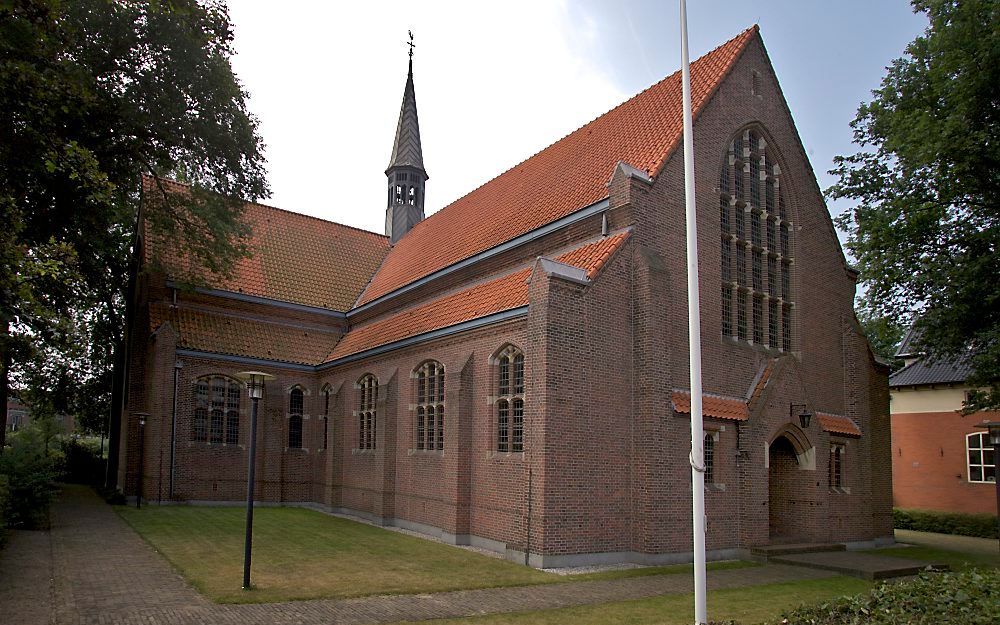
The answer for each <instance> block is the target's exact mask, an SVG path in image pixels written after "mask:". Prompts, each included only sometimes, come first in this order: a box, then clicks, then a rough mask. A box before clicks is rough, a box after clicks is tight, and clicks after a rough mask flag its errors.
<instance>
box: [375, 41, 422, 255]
mask: <svg viewBox="0 0 1000 625" xmlns="http://www.w3.org/2000/svg"><path fill="white" fill-rule="evenodd" d="M409 35H410V40H409V42H407V45H408V46H409V47H410V51H409V55H410V62H409V71H408V72H407V75H406V86H405V87H404V88H403V104H402V106H401V107H400V109H399V122H398V123H397V124H396V139H395V141H393V144H392V156H391V157H390V158H389V167H388V168H386V170H385V175H386V177H387V178H388V184H389V198H388V206H387V207H386V211H385V234H386V235H387V236H388V237H389V240H390V242H392V243H395V242H396V241H398V240H399V239H401V238H402V237H403V235H404V234H406V233H407V232H409V231H410V228H412V227H413V226H415V225H416V224H417V223H418V222H419V221H421V220H422V219H423V218H424V183H425V182H427V179H428V176H427V171H426V170H424V155H423V151H422V150H421V147H420V123H419V121H418V119H417V96H416V93H415V92H414V89H413V48H414V43H413V32H412V31H411V32H410V33H409Z"/></svg>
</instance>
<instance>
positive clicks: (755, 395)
mask: <svg viewBox="0 0 1000 625" xmlns="http://www.w3.org/2000/svg"><path fill="white" fill-rule="evenodd" d="M775 362H776V361H775V360H774V359H773V358H772V359H771V360H768V361H767V362H766V363H764V365H763V366H762V367H761V371H760V374H759V377H758V378H757V383H756V384H755V385H754V387H753V392H752V393H750V400H749V401H748V402H747V404H748V405H749V406H750V407H751V408H755V407H756V406H757V402H759V401H760V398H761V395H763V394H764V389H765V388H767V382H768V380H770V379H771V372H772V371H774V363H775Z"/></svg>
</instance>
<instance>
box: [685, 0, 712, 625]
mask: <svg viewBox="0 0 1000 625" xmlns="http://www.w3.org/2000/svg"><path fill="white" fill-rule="evenodd" d="M680 9H681V82H682V94H683V100H684V199H685V221H686V223H687V279H688V351H689V352H690V364H691V454H690V456H689V458H688V459H689V461H690V463H691V493H692V496H691V509H692V510H691V515H692V519H693V521H694V622H695V625H702V624H703V623H706V622H707V621H708V607H707V598H706V580H705V438H704V426H703V424H702V412H701V303H700V301H699V299H700V298H699V290H698V224H697V223H696V221H695V196H694V136H693V134H694V131H693V129H692V122H691V67H690V60H689V59H688V35H687V4H686V2H685V1H684V0H680Z"/></svg>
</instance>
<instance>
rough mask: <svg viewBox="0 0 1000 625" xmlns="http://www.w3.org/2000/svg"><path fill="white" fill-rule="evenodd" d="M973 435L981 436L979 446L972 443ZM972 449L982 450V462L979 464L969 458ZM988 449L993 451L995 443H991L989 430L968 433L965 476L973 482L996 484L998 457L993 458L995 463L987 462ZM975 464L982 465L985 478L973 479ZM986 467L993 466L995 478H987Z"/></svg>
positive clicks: (966, 437) (966, 436) (966, 438)
mask: <svg viewBox="0 0 1000 625" xmlns="http://www.w3.org/2000/svg"><path fill="white" fill-rule="evenodd" d="M973 436H978V437H980V438H979V441H980V442H979V447H973V446H972V445H971V444H970V443H971V441H972V437H973ZM970 451H978V452H980V455H979V460H980V462H979V464H976V465H974V464H973V463H972V461H971V460H970V459H969V452H970ZM987 451H993V445H990V443H989V433H988V432H972V433H970V434H966V435H965V477H966V479H968V480H969V482H970V483H972V484H995V483H996V475H997V465H996V462H997V459H996V457H994V458H993V464H986V452H987ZM973 466H978V467H980V468H981V469H982V470H983V479H981V480H974V479H972V467H973ZM986 467H993V479H992V480H988V479H986Z"/></svg>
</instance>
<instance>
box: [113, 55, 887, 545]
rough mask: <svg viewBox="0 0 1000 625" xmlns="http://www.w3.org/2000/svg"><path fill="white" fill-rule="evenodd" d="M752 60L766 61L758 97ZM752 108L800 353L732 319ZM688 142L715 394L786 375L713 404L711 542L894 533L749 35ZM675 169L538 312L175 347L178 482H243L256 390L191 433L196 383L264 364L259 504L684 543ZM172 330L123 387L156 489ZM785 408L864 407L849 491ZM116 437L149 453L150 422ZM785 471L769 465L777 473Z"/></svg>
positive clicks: (147, 347)
mask: <svg viewBox="0 0 1000 625" xmlns="http://www.w3.org/2000/svg"><path fill="white" fill-rule="evenodd" d="M753 71H757V72H759V73H760V74H761V77H762V78H761V80H760V88H759V89H758V90H757V92H756V93H754V94H751V93H750V84H751V76H752V72H753ZM749 125H754V127H755V128H758V129H759V131H760V132H761V134H762V135H763V136H765V137H766V140H767V141H768V143H769V145H772V146H775V148H776V150H777V151H778V152H779V153H780V154H779V156H780V158H779V160H780V166H781V171H782V179H781V180H782V189H783V190H784V192H785V193H786V194H787V195H786V198H785V199H786V202H787V203H788V205H789V211H790V213H791V220H792V222H793V224H794V226H795V228H794V232H793V250H794V263H793V265H792V267H793V275H792V291H793V301H794V302H795V304H794V309H793V322H794V328H793V342H794V345H793V350H792V352H791V353H785V352H781V351H778V350H774V349H769V348H766V347H762V346H759V345H751V344H748V343H747V342H740V341H736V340H733V339H731V338H728V337H723V336H722V332H721V324H720V307H721V303H720V298H719V296H718V294H719V291H720V280H721V275H720V267H719V258H720V253H721V252H720V231H719V222H718V210H717V207H718V189H717V188H716V187H717V184H718V183H717V180H718V167H719V166H720V164H721V162H722V158H723V155H724V153H725V151H726V146H727V145H728V143H729V141H730V140H731V138H732V136H733V134H734V133H735V132H736V131H738V130H739V129H741V128H744V127H747V126H749ZM695 160H696V166H697V167H698V169H697V174H698V180H697V188H698V198H697V201H698V206H699V208H700V210H699V224H698V227H699V248H700V252H701V254H700V259H701V260H700V274H701V289H702V291H701V302H702V314H703V320H702V341H701V349H702V355H703V364H704V389H705V391H706V392H711V393H718V394H722V395H727V396H732V397H749V393H750V391H751V389H752V386H753V384H754V382H755V380H756V378H757V376H758V375H759V373H760V372H761V371H762V370H763V368H764V367H767V366H770V367H772V368H773V371H774V372H773V374H772V376H771V378H770V381H769V383H768V385H767V388H766V392H765V393H764V394H763V396H762V397H761V398H760V401H759V403H758V405H755V407H754V412H753V414H752V415H751V418H750V420H749V421H747V422H745V423H741V424H737V423H735V422H731V421H720V420H713V419H707V420H706V429H708V430H712V431H715V432H717V433H718V443H717V445H716V456H715V458H716V462H715V471H716V480H715V484H714V485H713V486H712V488H711V489H710V491H709V492H708V494H707V498H706V509H707V515H708V549H709V550H710V551H717V550H727V549H730V550H731V549H734V548H742V547H748V546H752V545H759V544H765V543H767V542H768V541H769V540H771V536H772V530H771V529H770V527H769V526H770V525H772V523H776V524H777V526H776V527H775V528H774V530H773V533H774V534H775V535H783V536H796V537H804V538H806V539H809V540H843V541H861V540H872V539H875V538H880V537H884V536H887V535H889V534H890V533H891V526H890V525H887V521H886V520H887V519H888V516H887V515H888V511H887V510H888V506H887V502H888V493H887V490H888V483H889V482H888V476H889V474H890V473H889V467H888V464H889V463H888V451H887V445H888V427H887V419H886V414H887V395H886V393H885V373H884V371H883V370H882V369H880V368H879V367H877V366H876V365H875V363H874V362H873V360H872V359H871V357H870V352H869V351H868V347H867V344H865V342H864V339H863V338H862V337H861V336H860V334H859V332H858V329H857V324H856V321H855V320H854V317H853V310H852V298H853V295H854V287H855V285H854V282H853V277H852V275H850V273H849V272H848V271H846V269H845V265H844V259H843V255H842V252H841V250H840V248H839V243H838V242H837V239H836V236H835V234H834V231H833V227H832V224H831V222H830V217H829V215H828V213H827V211H826V207H825V205H824V204H823V200H822V196H821V195H820V193H819V189H818V188H817V186H816V183H815V180H814V179H813V177H812V171H811V169H810V167H809V163H808V160H807V158H806V156H805V154H804V151H803V149H802V146H801V144H800V143H799V139H798V136H797V134H796V131H795V127H794V123H793V121H792V119H791V116H790V114H789V112H788V110H787V108H786V106H785V104H784V101H783V99H782V97H781V92H780V88H779V86H778V84H777V82H776V80H775V79H774V78H773V75H772V74H771V69H770V65H769V62H768V60H767V58H766V54H765V52H764V51H763V48H762V47H761V46H760V45H759V44H758V43H756V42H754V43H752V44H750V46H749V48H748V49H747V51H746V52H745V54H744V55H743V57H742V59H741V60H740V61H739V62H738V63H737V64H736V66H735V68H734V70H733V72H732V74H731V75H730V77H729V78H727V79H726V81H724V83H723V84H722V85H721V87H720V88H719V90H718V92H717V94H716V96H715V99H714V100H713V101H711V102H710V103H709V104H708V106H707V107H706V108H705V110H704V111H703V113H702V114H701V116H700V118H699V120H698V121H697V125H696V156H695ZM612 174H613V172H608V175H609V176H612ZM682 180H683V178H682V159H681V153H680V150H678V151H677V152H676V153H675V154H674V155H673V156H672V157H671V158H670V159H669V160H668V161H667V163H666V164H665V166H664V169H663V171H662V172H661V174H660V175H659V176H658V178H657V179H656V180H655V181H653V182H652V183H649V182H646V181H642V180H640V179H637V178H630V177H628V176H626V175H624V174H623V173H622V172H621V171H619V172H617V173H614V175H613V178H612V179H611V182H610V184H609V195H610V209H609V211H608V213H607V216H608V221H609V224H610V227H611V228H612V229H613V230H614V229H620V228H623V227H631V228H632V236H631V238H630V239H629V240H628V241H627V243H626V244H625V246H624V247H623V249H621V250H620V251H619V252H618V253H617V254H616V255H615V256H614V257H613V258H612V259H611V261H610V262H609V264H608V265H607V266H606V267H604V269H603V270H602V271H601V273H600V274H599V275H598V276H597V277H596V279H595V280H594V282H593V283H591V284H589V285H582V284H578V283H575V282H572V281H567V280H565V279H563V278H560V277H557V276H550V275H546V274H545V272H544V271H542V270H540V269H539V265H537V264H536V265H535V270H534V271H533V273H532V277H531V283H530V286H529V312H528V314H527V317H526V318H518V319H514V320H510V321H507V322H504V323H501V324H497V325H494V326H491V327H487V328H480V329H477V330H472V331H467V332H463V333H461V334H456V335H452V336H449V337H445V338H440V339H436V340H434V341H429V342H425V343H422V344H419V345H415V346H412V347H407V348H405V349H399V350H396V351H393V352H390V353H387V354H383V355H379V356H375V357H371V358H368V359H365V360H361V361H357V362H353V363H349V364H343V365H339V366H337V367H334V368H325V369H321V370H318V371H314V370H310V371H296V370H294V369H292V368H288V367H281V366H274V367H262V366H261V365H259V364H255V365H252V367H251V366H248V365H246V364H242V365H241V364H237V363H233V362H231V361H227V360H224V359H212V358H190V357H186V358H182V359H181V360H182V361H183V364H184V367H183V369H182V370H181V374H180V383H179V388H178V412H177V420H176V422H177V432H178V438H177V455H176V467H177V468H176V479H175V489H174V498H175V499H180V500H186V499H208V500H232V501H236V500H239V499H241V498H242V497H243V496H244V490H243V489H244V488H245V480H246V458H247V451H246V442H247V437H248V435H249V434H248V432H249V420H248V418H247V415H248V414H249V412H248V411H249V404H248V403H244V402H247V401H248V400H245V399H244V400H243V401H241V415H242V418H241V431H240V443H239V444H238V445H210V444H206V443H195V442H192V441H191V437H190V431H191V420H192V418H193V409H194V400H195V397H194V391H195V386H194V385H195V381H196V380H197V379H198V378H199V377H201V376H204V375H216V374H221V375H232V374H234V373H235V372H237V371H240V370H242V369H246V368H263V370H265V371H268V372H269V373H272V374H274V375H275V376H277V379H276V380H274V381H273V382H269V383H268V389H267V396H266V397H265V399H264V400H262V402H261V410H260V426H259V427H260V439H259V452H258V454H259V455H258V464H257V476H258V477H257V480H258V491H257V496H258V497H259V498H260V499H262V500H266V501H274V502H282V501H284V502H307V501H308V502H316V503H320V504H323V505H326V506H330V507H332V508H340V509H347V510H351V511H355V512H359V513H362V514H365V515H368V516H370V517H371V518H374V519H376V520H380V521H383V522H392V523H401V524H409V525H410V526H412V527H416V528H418V529H422V530H424V531H430V532H438V533H442V535H443V536H444V537H445V538H448V539H451V540H458V541H463V540H467V539H468V537H469V536H471V537H474V538H475V539H479V540H483V541H485V542H486V544H489V545H490V546H492V547H494V548H497V549H501V550H508V552H509V553H510V554H517V553H518V552H523V551H524V549H525V546H526V544H527V543H528V542H529V534H530V551H531V552H532V553H534V554H539V553H541V554H545V555H546V556H573V555H582V556H585V557H592V556H593V555H594V554H602V553H603V554H612V556H611V557H614V558H618V559H630V558H633V557H637V558H640V559H641V557H642V556H644V555H656V554H682V555H681V556H679V557H683V554H685V553H687V552H689V551H690V545H691V495H690V492H691V491H690V467H689V464H688V451H689V447H690V429H689V424H688V420H687V418H686V415H675V414H674V412H673V409H672V406H671V401H670V400H671V393H672V391H673V390H674V389H678V388H680V389H686V388H688V386H689V383H688V376H687V366H688V365H687V363H688V353H687V301H686V295H685V293H686V286H685V285H686V265H685V255H684V250H685V240H684V196H683V184H682ZM600 226H601V219H600V216H595V217H594V218H591V219H588V220H584V221H582V222H580V223H578V224H575V225H574V226H573V227H571V228H568V229H565V230H560V231H557V232H555V233H552V234H551V235H549V236H547V237H544V238H542V239H540V240H538V241H536V242H533V243H532V244H531V245H530V246H527V247H524V248H519V249H516V250H512V251H509V252H506V253H505V254H503V255H501V256H498V257H497V258H496V259H494V260H492V261H490V263H489V264H488V265H483V266H477V267H474V268H471V269H466V270H463V271H462V272H458V273H456V274H455V275H453V276H451V277H449V278H448V279H445V280H442V281H440V282H431V283H429V284H428V285H425V286H423V287H421V288H419V289H415V290H414V291H413V292H411V293H410V294H408V295H407V296H406V298H405V302H403V301H402V300H400V301H399V302H396V303H395V304H394V306H396V308H392V307H390V306H388V305H379V306H374V307H372V308H371V309H370V310H368V311H366V312H365V313H364V314H363V315H361V316H360V317H358V318H357V319H356V320H355V323H358V322H360V321H362V317H363V321H365V322H367V321H368V320H374V319H377V318H379V317H382V316H384V315H386V314H389V313H392V312H396V311H398V310H400V309H404V308H405V307H406V306H412V305H416V304H418V303H420V302H423V301H427V300H428V299H429V298H432V297H438V296H440V295H441V294H442V293H445V292H448V290H449V289H453V288H455V287H456V286H457V285H460V284H461V283H463V281H465V282H467V281H469V280H478V279H485V278H486V277H487V275H496V273H495V272H500V271H507V270H509V269H510V268H513V267H516V266H524V265H526V264H530V263H532V262H534V259H535V257H536V256H538V255H541V254H552V255H554V254H556V253H557V251H558V250H561V249H565V248H566V247H567V246H570V245H575V244H579V243H581V242H583V241H586V240H590V239H593V238H595V237H597V236H600ZM148 293H149V294H148V295H147V297H149V298H160V299H161V300H164V299H166V298H167V297H169V296H170V295H171V294H170V293H169V291H167V290H166V289H159V290H157V289H150V290H149V291H148ZM180 305H192V306H198V307H200V308H202V309H211V308H212V307H216V308H218V309H219V310H230V309H233V310H239V311H240V312H241V313H242V314H253V315H264V316H267V317H268V318H269V319H272V320H278V321H282V320H283V322H288V323H302V322H309V323H327V324H329V325H330V327H332V328H333V327H341V326H342V323H343V322H342V321H339V320H336V319H333V318H330V319H325V318H320V317H317V316H315V315H310V314H308V313H302V312H296V311H289V310H286V309H279V308H269V307H268V308H264V307H259V306H258V307H255V305H250V304H246V303H242V302H235V301H233V300H223V299H221V298H213V297H212V296H207V295H192V296H190V297H189V296H187V295H181V302H180ZM338 324H341V326H338ZM161 334H162V336H160V335H157V337H154V339H147V337H145V336H143V337H142V340H141V341H139V340H138V339H137V342H139V343H142V344H141V345H140V347H141V349H140V350H138V351H137V352H136V353H137V354H139V353H140V352H141V354H142V356H141V357H139V356H137V357H136V358H134V359H133V363H132V372H133V378H134V379H135V380H142V381H143V382H142V383H134V384H133V385H132V386H131V387H130V405H129V410H134V406H139V405H142V406H147V411H149V412H151V414H153V415H154V416H155V418H152V417H151V419H152V421H153V422H154V423H156V424H157V425H156V426H155V428H153V429H154V430H155V433H150V434H148V437H149V438H147V441H146V444H147V445H149V446H150V447H151V448H153V449H156V450H157V453H155V454H153V455H152V456H149V457H147V459H146V462H145V474H146V476H147V478H146V486H145V490H144V494H145V496H146V497H147V498H150V497H158V498H164V497H166V495H163V493H164V492H165V491H164V483H165V482H166V481H167V480H168V476H169V470H167V471H166V472H164V469H163V457H164V455H163V450H164V449H165V448H167V449H168V447H166V445H167V441H168V440H169V432H170V430H169V428H167V427H166V424H168V423H169V422H170V419H169V418H168V417H169V415H170V413H171V406H172V398H173V390H172V376H173V367H174V361H175V354H174V352H173V348H172V347H171V340H173V339H171V338H170V336H171V335H170V333H169V332H167V331H164V332H163V333H161ZM508 344H510V345H513V346H515V347H517V348H519V349H521V350H522V351H523V352H524V354H525V381H526V390H525V399H526V403H525V451H524V452H523V453H498V452H497V451H496V414H495V403H494V399H495V395H496V392H497V391H496V377H497V368H496V364H495V359H494V356H495V354H497V352H498V351H499V350H500V349H502V348H503V347H504V346H505V345H508ZM428 359H433V360H435V361H437V362H439V363H441V364H442V365H443V366H444V368H445V371H446V418H445V424H446V425H445V442H444V449H443V450H442V451H427V450H417V449H415V447H416V445H415V430H414V428H415V426H414V406H413V404H414V403H415V399H414V380H413V378H412V372H413V371H414V369H415V368H416V367H418V366H419V365H420V364H421V363H423V362H425V361H427V360H428ZM369 373H370V374H372V375H374V376H376V377H377V378H378V381H379V393H378V400H377V438H376V441H377V442H376V448H375V449H374V450H359V449H358V444H357V441H358V428H359V425H358V417H357V410H358V403H359V397H358V390H357V389H356V388H355V384H356V383H357V382H358V380H360V379H361V377H362V376H363V375H365V374H369ZM293 385H300V386H301V387H302V388H303V389H304V391H305V398H304V401H305V407H304V412H305V414H304V415H303V417H304V433H303V449H301V450H300V449H287V448H286V446H287V417H288V414H287V393H288V391H289V389H291V388H292V386H293ZM327 386H328V387H329V388H330V389H331V391H332V396H331V401H330V415H329V423H328V429H329V433H328V438H329V444H324V442H323V441H322V440H321V439H322V433H323V425H324V424H323V419H322V418H321V416H324V415H322V412H323V398H322V389H323V388H325V387H327ZM244 397H245V395H244ZM792 403H795V404H806V405H807V406H808V407H809V408H810V409H811V410H813V411H824V412H829V413H833V414H842V415H847V416H850V417H851V418H853V419H854V420H855V421H856V423H857V424H858V425H859V427H860V429H861V431H862V436H861V438H860V439H843V440H841V439H837V440H841V442H843V443H845V445H846V449H847V458H846V470H845V479H846V485H847V486H848V488H847V489H844V491H843V492H831V489H830V487H829V484H828V482H827V466H828V464H827V463H828V455H829V446H830V443H831V441H832V440H834V439H832V438H831V437H830V435H828V434H827V433H825V432H823V431H822V429H821V427H820V426H819V424H818V423H817V422H816V421H817V420H814V422H813V424H811V425H810V427H809V428H807V429H806V430H801V429H799V428H798V426H797V425H796V424H795V423H791V420H792V419H794V418H795V417H794V415H790V412H789V405H790V404H792ZM125 431H126V432H129V430H128V429H126V430H125ZM786 438H787V439H789V440H794V442H795V446H794V450H795V453H793V454H791V455H789V453H788V449H785V448H784V447H783V446H784V445H785V443H784V442H783V441H785V440H786ZM775 441H778V442H777V443H775ZM123 448H124V449H125V451H123V453H125V454H127V458H128V459H129V461H130V462H136V461H135V460H133V456H134V448H135V440H133V439H129V440H128V441H127V444H126V445H124V446H123ZM769 450H770V451H771V452H772V453H770V454H769ZM769 456H770V462H771V463H773V464H772V465H771V466H770V467H769ZM168 457H169V456H168ZM168 465H169V462H168ZM123 467H125V469H124V473H125V474H126V475H124V476H123V479H122V480H120V484H123V485H125V488H126V490H127V489H128V486H127V482H128V479H127V477H128V475H127V474H128V471H129V470H132V471H134V470H135V468H136V467H137V465H134V464H128V463H123ZM129 467H132V468H131V469H130V468H129ZM168 469H169V467H168ZM772 476H774V477H775V479H776V480H777V481H774V482H773V483H772V484H770V485H769V482H770V481H771V479H772ZM779 477H780V479H778V478H779ZM154 493H155V495H154ZM529 510H530V514H529ZM772 511H773V513H772ZM636 554H638V555H636ZM534 563H536V564H537V563H540V560H538V559H536V560H535V561H534Z"/></svg>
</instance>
